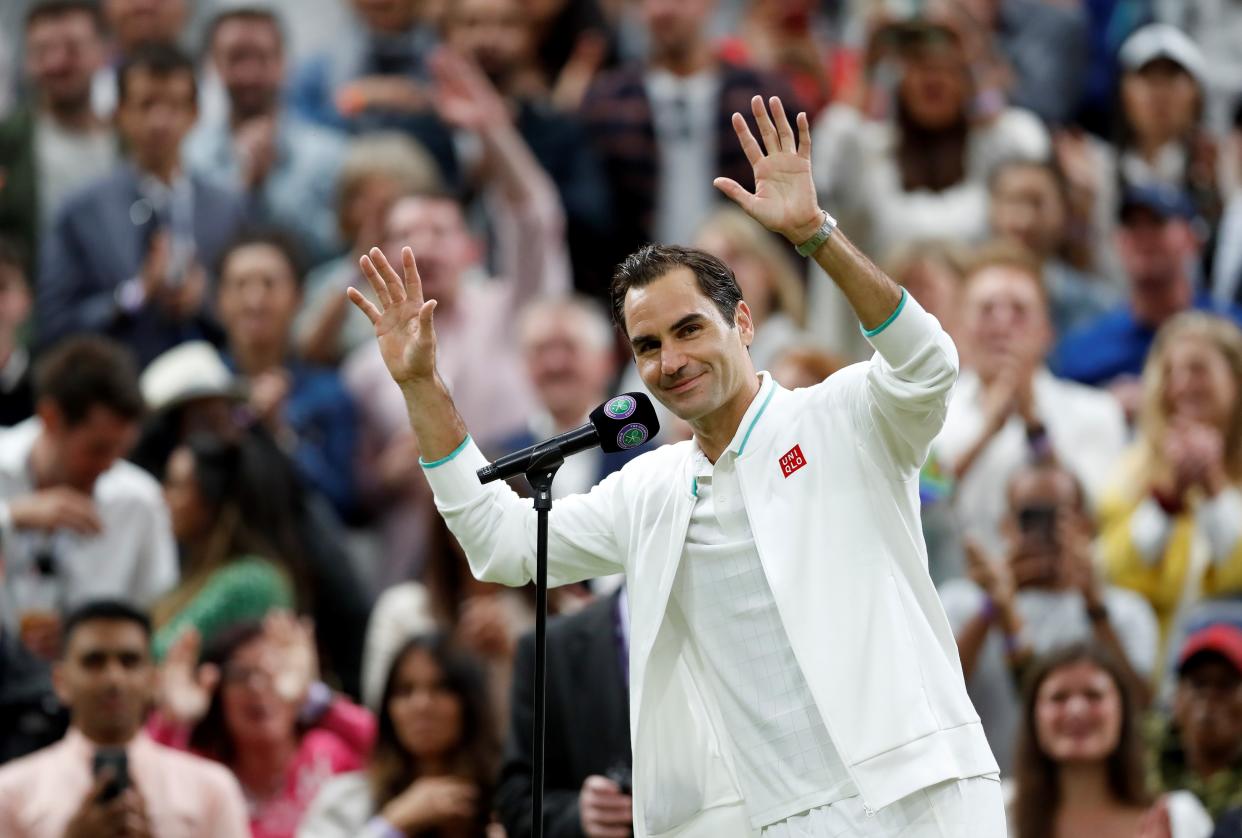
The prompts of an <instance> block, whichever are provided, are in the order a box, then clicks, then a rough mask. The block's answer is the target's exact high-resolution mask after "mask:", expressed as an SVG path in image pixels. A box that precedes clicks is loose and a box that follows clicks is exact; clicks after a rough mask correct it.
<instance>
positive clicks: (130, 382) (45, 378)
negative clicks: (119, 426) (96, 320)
mask: <svg viewBox="0 0 1242 838" xmlns="http://www.w3.org/2000/svg"><path fill="white" fill-rule="evenodd" d="M34 383H35V396H36V397H37V398H39V399H51V400H52V402H54V403H55V404H56V406H57V407H58V408H60V412H61V414H62V415H63V416H64V418H65V422H67V423H68V424H69V425H77V424H79V423H80V422H82V421H83V420H84V419H86V416H87V414H88V413H90V411H91V408H92V407H95V406H96V405H99V406H101V407H105V408H107V409H108V410H110V411H112V412H113V413H115V414H117V415H119V416H121V417H123V418H125V419H138V418H139V417H140V416H142V413H143V408H144V407H145V405H144V402H143V400H142V391H141V390H140V389H139V387H138V372H137V368H136V367H135V365H134V358H133V356H132V355H131V354H130V352H129V350H127V349H126V348H125V347H123V346H121V345H120V344H119V343H116V342H115V341H111V340H108V339H107V338H101V337H95V336H82V337H74V338H69V339H67V340H65V341H63V342H61V343H60V344H59V345H57V346H56V348H54V349H52V350H51V351H50V352H49V353H48V354H47V355H46V356H45V357H44V358H43V359H42V360H41V361H40V362H39V366H38V368H37V370H36V371H35V382H34Z"/></svg>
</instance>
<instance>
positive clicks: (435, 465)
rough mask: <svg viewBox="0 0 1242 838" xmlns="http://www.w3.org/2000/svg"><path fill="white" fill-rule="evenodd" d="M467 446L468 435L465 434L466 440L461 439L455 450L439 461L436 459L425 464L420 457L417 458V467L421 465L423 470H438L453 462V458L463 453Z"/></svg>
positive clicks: (468, 442)
mask: <svg viewBox="0 0 1242 838" xmlns="http://www.w3.org/2000/svg"><path fill="white" fill-rule="evenodd" d="M469 444H470V434H466V438H465V439H463V440H462V441H461V445H458V446H457V447H456V448H454V449H453V450H452V451H450V452H449V453H448V454H446V455H445V456H443V457H441V458H440V459H438V460H432V461H431V462H427V461H426V460H424V459H423V458H422V457H419V458H418V463H419V465H421V466H422V467H423V468H439V467H440V466H442V465H444V464H445V463H448V462H451V461H452V460H453V458H455V457H456V456H457V455H458V454H460V453H461V452H462V451H465V450H466V446H467V445H469Z"/></svg>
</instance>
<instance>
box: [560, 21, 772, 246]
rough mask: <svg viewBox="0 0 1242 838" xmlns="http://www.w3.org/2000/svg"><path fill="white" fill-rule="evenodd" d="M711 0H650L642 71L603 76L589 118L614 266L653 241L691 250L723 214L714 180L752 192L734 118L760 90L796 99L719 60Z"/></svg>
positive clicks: (585, 110) (592, 94)
mask: <svg viewBox="0 0 1242 838" xmlns="http://www.w3.org/2000/svg"><path fill="white" fill-rule="evenodd" d="M713 5H714V4H713V3H712V2H711V0H643V2H642V3H641V5H640V9H641V15H642V20H643V24H644V26H645V27H646V30H647V34H648V37H649V41H650V50H649V55H648V57H647V61H646V64H645V65H641V64H630V65H627V66H624V67H622V68H619V69H617V70H613V71H610V72H608V73H605V74H603V75H601V76H599V77H598V78H597V79H596V80H595V82H594V84H592V86H591V89H590V90H589V92H588V93H587V96H586V100H585V101H584V103H583V106H582V116H583V119H584V120H585V122H586V125H587V130H588V132H589V133H590V135H591V139H592V141H593V143H594V145H595V149H596V151H597V152H598V154H599V155H600V158H601V159H602V160H603V161H604V167H605V170H606V171H607V174H608V181H609V185H610V187H611V191H612V198H613V226H614V228H615V229H614V231H613V236H612V241H611V242H610V246H609V247H608V250H607V253H608V258H609V260H610V261H611V262H612V263H614V264H615V263H616V262H618V261H620V260H621V259H622V258H624V257H625V256H626V255H627V254H629V253H631V252H633V251H634V250H637V249H638V247H640V246H641V245H643V244H647V243H648V242H652V241H655V242H663V243H666V244H688V243H689V242H690V241H691V240H692V239H693V238H694V235H695V233H696V232H697V231H698V229H699V227H700V226H702V224H703V222H704V221H706V220H707V218H708V216H710V215H711V213H712V212H713V210H715V209H716V207H717V204H718V202H719V201H720V200H723V199H722V197H721V196H719V195H717V194H716V190H715V188H714V187H713V186H712V178H713V177H714V176H716V175H720V176H724V177H730V178H733V179H734V180H735V181H737V182H738V183H740V184H742V185H743V186H746V187H747V188H749V186H750V185H751V184H753V181H754V176H753V174H752V173H751V167H750V163H749V162H748V161H747V160H746V157H745V155H744V154H743V153H742V151H741V149H740V148H739V146H738V143H737V138H736V136H735V134H734V132H733V127H732V124H731V122H730V119H731V117H732V114H733V113H734V112H738V113H742V114H749V113H750V112H751V105H750V100H751V97H752V96H754V95H755V94H757V93H763V94H782V96H781V98H782V101H784V102H785V103H786V108H787V109H791V110H793V111H796V110H797V107H794V99H793V97H792V96H788V95H784V94H785V93H786V91H785V88H784V85H783V84H782V83H781V82H780V80H779V79H776V78H774V77H771V76H767V75H764V74H761V73H758V72H756V71H755V70H752V69H749V68H745V67H739V66H736V65H733V64H728V63H725V62H723V61H720V60H718V59H717V58H716V56H715V55H714V53H713V51H712V45H711V41H710V39H709V37H708V31H707V27H708V19H709V17H710V15H711V12H712V8H713Z"/></svg>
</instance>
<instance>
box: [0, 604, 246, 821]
mask: <svg viewBox="0 0 1242 838" xmlns="http://www.w3.org/2000/svg"><path fill="white" fill-rule="evenodd" d="M150 639H151V625H150V623H149V622H148V621H147V617H146V615H145V614H143V613H142V612H141V611H137V610H135V609H134V608H132V607H131V606H129V605H125V604H123V603H121V602H117V601H113V600H96V601H93V602H90V603H87V604H84V605H82V606H81V607H80V608H79V609H78V610H76V611H74V612H73V613H72V614H70V615H69V617H68V618H67V619H66V621H65V649H64V654H63V656H62V658H61V660H60V661H59V662H58V663H57V665H56V676H55V677H56V691H57V694H58V695H59V696H60V698H61V700H62V701H63V702H64V703H65V704H66V706H68V707H69V711H70V715H71V719H72V727H71V729H70V731H69V733H68V734H67V735H66V736H65V738H64V739H62V740H61V741H60V742H58V743H57V744H55V745H53V746H51V747H49V748H45V749H43V750H42V751H39V752H38V753H36V754H32V755H31V756H28V757H25V758H24V759H20V760H17V761H15V762H11V763H9V764H8V765H6V766H4V767H3V768H0V832H3V833H4V835H6V836H9V838H95V836H101V835H135V836H138V835H143V836H145V835H186V836H196V838H237V836H240V835H242V834H244V832H245V829H246V815H245V812H246V808H245V801H244V800H243V799H242V795H241V790H240V789H239V788H238V787H237V783H236V781H235V780H234V779H233V778H232V777H231V776H229V774H228V773H227V772H226V771H222V770H221V769H220V768H219V767H217V766H215V765H212V764H211V763H209V762H207V761H206V760H202V759H199V758H197V757H193V756H190V755H188V754H182V753H177V752H176V751H174V750H171V749H169V748H166V747H164V746H163V745H160V744H157V743H156V742H154V741H152V740H151V739H150V738H149V737H148V736H146V735H145V734H144V733H143V732H142V719H143V716H144V715H145V714H146V711H147V705H148V702H149V701H150V700H151V698H152V695H151V688H152V684H153V683H154V680H155V670H154V666H153V664H152V662H151V657H150V653H149V651H148V644H149V642H150ZM118 752H119V755H120V756H121V757H122V758H123V759H124V762H123V763H122V765H123V766H125V767H124V771H123V773H122V774H121V775H120V777H118V776H117V775H116V774H112V775H110V776H109V775H106V774H105V773H104V772H101V771H100V770H99V768H98V765H99V759H100V757H102V756H103V755H104V754H117V753H118ZM92 763H94V766H93V765H92ZM114 764H115V763H114ZM114 770H115V769H114ZM104 771H108V769H104ZM121 777H123V778H125V783H124V785H121V786H120V788H121V791H120V793H119V794H115V795H114V794H112V793H110V792H109V788H110V787H113V788H115V785H114V783H115V781H117V780H118V779H120V778H121Z"/></svg>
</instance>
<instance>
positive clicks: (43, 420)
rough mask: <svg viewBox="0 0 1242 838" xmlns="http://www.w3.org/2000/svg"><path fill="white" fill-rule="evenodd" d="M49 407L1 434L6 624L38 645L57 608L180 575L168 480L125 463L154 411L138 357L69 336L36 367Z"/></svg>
mask: <svg viewBox="0 0 1242 838" xmlns="http://www.w3.org/2000/svg"><path fill="white" fill-rule="evenodd" d="M35 396H36V399H37V401H36V405H37V411H38V412H37V415H36V416H35V417H34V418H32V419H29V420H28V421H26V422H23V423H22V424H20V425H18V426H16V427H14V428H10V429H8V430H5V431H0V527H2V529H0V550H3V557H4V567H5V574H4V591H5V600H6V607H5V608H4V613H5V621H6V623H7V625H8V628H9V630H11V631H15V630H16V629H17V621H18V619H19V618H20V619H21V621H22V625H23V627H24V630H23V632H22V636H23V640H25V641H26V643H27V645H28V646H29V647H30V648H31V649H32V650H33V651H35V652H36V653H38V654H41V655H42V656H43V657H45V658H48V659H51V658H52V657H54V656H55V654H56V651H57V649H58V648H59V624H60V620H59V617H58V616H57V615H58V613H59V611H60V610H62V609H63V608H64V607H74V606H76V605H78V604H80V603H82V602H84V601H86V600H89V599H93V598H98V597H110V596H125V597H129V598H132V599H134V600H136V601H138V602H142V603H150V602H151V601H153V600H154V599H155V598H156V597H158V596H160V595H161V594H163V593H165V592H166V591H167V590H168V589H169V588H171V587H172V586H173V585H174V584H175V583H176V581H177V557H176V550H175V547H174V545H173V539H172V532H171V530H170V529H169V524H168V510H167V509H166V508H165V506H164V502H163V499H162V498H161V497H160V494H159V485H158V484H157V483H156V482H155V481H154V480H152V479H151V478H150V476H149V475H147V474H146V473H145V472H143V471H142V470H141V469H139V468H137V467H136V466H133V465H131V464H130V463H127V462H125V461H124V460H121V459H120V457H121V456H123V455H124V454H125V452H126V451H127V450H128V448H129V446H130V445H131V443H132V442H133V439H134V436H135V434H136V432H137V427H138V417H139V416H140V415H141V413H142V408H143V405H142V395H141V394H140V393H139V391H138V383H137V378H136V376H135V374H134V368H133V363H132V362H131V361H130V359H129V358H128V357H127V356H126V354H125V352H124V351H123V350H122V349H121V348H120V347H118V346H116V345H115V344H112V343H109V342H107V341H104V340H102V339H100V338H80V339H76V340H72V341H66V342H65V343H64V344H62V345H61V346H59V347H57V348H56V350H55V351H53V352H51V353H49V354H48V355H47V357H45V358H44V359H43V360H42V362H41V364H40V366H39V369H38V371H37V373H36V377H35Z"/></svg>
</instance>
